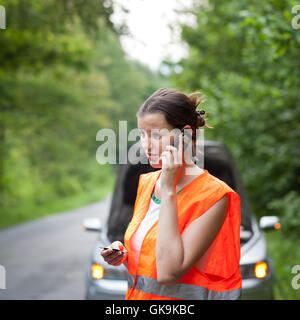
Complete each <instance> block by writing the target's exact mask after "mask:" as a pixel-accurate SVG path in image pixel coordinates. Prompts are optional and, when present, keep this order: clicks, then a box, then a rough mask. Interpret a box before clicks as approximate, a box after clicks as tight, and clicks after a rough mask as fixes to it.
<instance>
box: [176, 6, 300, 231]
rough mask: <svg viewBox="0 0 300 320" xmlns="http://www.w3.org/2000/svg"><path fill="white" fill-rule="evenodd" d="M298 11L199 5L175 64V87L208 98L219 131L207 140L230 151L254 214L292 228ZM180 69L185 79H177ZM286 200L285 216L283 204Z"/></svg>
mask: <svg viewBox="0 0 300 320" xmlns="http://www.w3.org/2000/svg"><path fill="white" fill-rule="evenodd" d="M295 4H296V2H295V1H291V0H284V1H279V0H273V1H268V2H261V1H258V0H255V1H251V2H243V1H238V0H231V1H219V0H210V1H209V2H208V4H207V5H206V4H204V3H203V4H198V6H197V7H195V8H194V15H195V17H196V20H197V26H196V27H190V26H187V25H182V40H183V41H184V42H185V43H187V44H188V46H189V52H190V54H189V56H188V57H187V58H185V59H182V60H181V61H180V62H179V63H177V64H175V65H172V64H171V66H172V67H173V68H174V72H173V74H172V77H171V79H172V83H173V85H174V86H176V87H179V88H182V89H183V90H185V91H187V92H190V91H192V90H198V89H202V90H203V92H204V94H205V95H206V96H207V108H206V110H207V111H208V123H209V124H211V125H212V126H214V129H207V130H206V137H207V138H215V139H218V140H220V141H224V142H225V143H226V144H227V145H228V146H229V147H230V149H231V151H232V152H233V154H234V156H235V159H236V160H237V163H238V166H239V169H240V171H241V173H242V176H243V178H244V181H245V183H246V186H247V189H248V191H249V195H250V198H251V203H252V207H253V210H254V212H255V213H256V214H257V215H258V216H261V215H266V214H277V215H279V216H281V217H282V218H283V221H285V223H287V224H289V222H287V221H288V220H289V218H290V217H291V216H293V217H294V218H295V219H296V220H298V221H299V216H298V215H297V214H296V212H295V209H294V208H296V207H297V205H298V204H299V190H300V179H299V176H300V166H299V160H298V159H299V158H300V148H299V137H300V136H299V135H300V131H299V121H300V105H299V101H300V91H299V88H300V59H299V49H300V32H299V30H296V29H293V28H292V25H291V21H292V17H293V16H292V14H291V9H292V7H293V5H295ZM178 66H180V67H181V69H182V70H183V71H182V72H180V73H179V72H175V71H176V70H178ZM176 68H177V69H176ZM258 186H259V187H258ZM282 199H285V200H284V203H285V204H286V205H287V207H286V208H285V209H283V207H284V205H279V201H282ZM289 201H290V202H292V203H293V204H292V203H288V202H289ZM292 212H293V213H292ZM294 218H293V219H294ZM298 223H299V222H298ZM293 225H294V223H293ZM290 226H291V225H290ZM294 230H295V229H294Z"/></svg>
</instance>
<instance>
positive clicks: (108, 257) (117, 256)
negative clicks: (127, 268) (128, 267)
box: [100, 241, 128, 266]
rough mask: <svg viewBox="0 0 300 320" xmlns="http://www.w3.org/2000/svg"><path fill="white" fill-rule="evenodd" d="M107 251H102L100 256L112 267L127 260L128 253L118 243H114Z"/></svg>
mask: <svg viewBox="0 0 300 320" xmlns="http://www.w3.org/2000/svg"><path fill="white" fill-rule="evenodd" d="M108 248H109V249H107V250H105V249H102V250H101V252H100V254H101V255H102V257H103V258H104V261H105V262H107V263H108V264H111V265H113V266H119V265H121V264H122V263H124V262H125V261H126V260H127V258H128V251H127V250H126V248H125V246H124V245H123V243H122V242H120V241H114V242H113V243H112V244H111V245H110V246H109V247H108ZM113 249H120V251H114V250H113Z"/></svg>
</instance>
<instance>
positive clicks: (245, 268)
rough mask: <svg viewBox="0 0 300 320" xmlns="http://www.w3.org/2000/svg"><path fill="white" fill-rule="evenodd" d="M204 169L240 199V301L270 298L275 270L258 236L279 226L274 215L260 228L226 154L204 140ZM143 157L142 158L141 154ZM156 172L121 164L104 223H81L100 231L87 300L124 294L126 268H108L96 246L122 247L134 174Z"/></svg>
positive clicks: (131, 203) (264, 219)
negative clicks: (225, 184)
mask: <svg viewBox="0 0 300 320" xmlns="http://www.w3.org/2000/svg"><path fill="white" fill-rule="evenodd" d="M204 155H205V156H204V168H205V169H207V170H208V171H209V173H210V174H212V175H214V176H216V177H217V178H219V179H221V180H223V181H225V182H226V183H227V184H228V185H229V186H230V187H231V188H232V189H233V190H235V191H236V192H237V193H238V194H239V196H240V199H241V232H240V243H241V260H240V270H241V274H242V279H243V282H242V299H273V284H274V279H275V275H274V265H273V261H272V259H271V258H270V256H269V255H268V252H267V246H266V239H265V236H264V233H263V231H266V230H275V229H277V228H279V227H280V223H279V219H278V218H277V217H275V216H265V217H262V218H261V219H260V222H259V224H258V223H257V221H256V218H255V215H254V213H253V212H252V210H251V206H250V203H249V200H248V196H247V192H246V189H245V187H244V184H243V182H242V178H241V175H240V173H239V171H238V169H237V166H236V165H235V163H234V160H233V158H232V156H231V154H230V152H229V151H228V148H227V147H226V146H225V145H224V144H223V143H220V142H217V141H214V140H205V144H204ZM145 156H146V155H145ZM155 170H159V169H155V168H152V167H151V165H150V164H149V163H148V164H141V163H139V164H136V165H133V164H130V163H128V164H126V165H120V166H119V169H118V175H117V182H116V186H115V190H114V193H113V196H112V201H111V205H110V210H109V212H108V214H107V219H106V221H104V223H103V222H102V225H101V223H100V220H96V221H95V220H94V219H93V220H92V219H86V220H85V221H84V222H83V227H84V229H85V230H87V231H96V232H99V237H98V239H97V241H96V243H95V246H94V248H93V250H92V254H91V257H90V261H88V263H87V266H86V275H85V277H86V294H85V298H86V299H91V300H95V299H96V300H123V299H124V297H125V293H126V290H127V269H126V267H125V266H123V265H121V266H118V267H114V266H111V265H109V264H107V263H106V262H105V261H104V259H103V258H102V256H101V255H100V247H104V246H108V245H109V244H111V243H112V242H113V241H116V240H119V241H121V242H123V243H124V233H125V231H126V229H127V226H128V224H129V222H130V220H131V218H132V214H133V207H134V202H135V198H136V192H137V186H138V180H139V175H140V174H142V173H147V172H151V171H155Z"/></svg>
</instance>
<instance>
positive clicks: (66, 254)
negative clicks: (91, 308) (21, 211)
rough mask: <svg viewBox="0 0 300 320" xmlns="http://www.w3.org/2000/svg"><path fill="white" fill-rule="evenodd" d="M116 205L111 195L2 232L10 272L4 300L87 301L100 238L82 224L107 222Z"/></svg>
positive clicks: (0, 245)
mask: <svg viewBox="0 0 300 320" xmlns="http://www.w3.org/2000/svg"><path fill="white" fill-rule="evenodd" d="M110 202H111V196H109V197H107V198H106V199H104V200H103V201H101V202H97V203H94V204H92V205H89V206H86V207H84V208H80V209H77V210H72V211H68V212H65V213H60V214H53V215H50V216H47V217H44V218H41V219H38V220H35V221H33V222H29V223H25V224H22V225H18V226H15V227H11V228H8V229H5V230H2V231H0V266H1V265H2V266H3V267H4V268H5V273H6V289H0V300H3V299H14V300H15V299H16V300H23V299H31V300H53V299H57V300H69V299H70V300H80V299H84V293H85V286H84V271H85V268H86V263H87V261H88V259H89V257H90V254H91V251H92V247H93V245H94V243H95V241H96V238H97V236H98V233H97V232H87V231H84V230H83V229H82V227H81V223H82V221H83V219H84V218H88V217H99V218H101V220H102V221H105V219H106V216H107V213H108V210H109V206H110Z"/></svg>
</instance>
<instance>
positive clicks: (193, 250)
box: [101, 88, 242, 300]
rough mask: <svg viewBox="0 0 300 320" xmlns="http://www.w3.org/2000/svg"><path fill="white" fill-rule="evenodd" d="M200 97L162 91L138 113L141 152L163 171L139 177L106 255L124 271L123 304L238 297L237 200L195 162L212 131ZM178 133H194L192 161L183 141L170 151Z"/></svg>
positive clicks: (218, 180)
mask: <svg viewBox="0 0 300 320" xmlns="http://www.w3.org/2000/svg"><path fill="white" fill-rule="evenodd" d="M198 93H199V92H194V93H192V94H190V95H189V96H186V95H185V94H184V93H182V92H180V91H179V90H176V89H166V88H162V89H159V90H157V91H156V92H154V93H153V94H152V95H151V96H150V97H149V98H148V99H147V100H146V101H145V102H144V104H143V105H142V106H141V108H140V109H139V110H138V112H137V120H138V127H139V130H140V131H141V144H142V147H143V149H144V150H145V152H146V154H147V156H148V158H149V161H150V164H151V166H153V167H155V168H161V170H157V171H155V172H150V173H146V174H142V175H140V178H139V185H138V190H137V196H136V201H135V205H134V213H133V217H132V220H131V222H130V224H129V225H128V228H127V230H126V233H125V236H124V243H125V245H123V244H122V243H121V242H119V241H115V242H113V243H112V244H111V245H110V248H109V249H108V250H103V251H101V254H102V256H103V257H104V260H105V261H106V262H107V263H109V264H111V265H114V266H118V265H120V264H122V263H124V265H125V266H126V267H127V269H128V289H127V293H126V297H125V299H141V300H150V299H167V300H171V299H193V300H194V299H200V300H202V299H205V300H206V299H240V296H241V287H242V278H241V273H240V268H239V260H240V237H239V232H240V198H239V196H238V194H237V193H236V192H235V191H234V190H232V189H231V188H230V187H229V186H228V185H227V184H226V183H225V182H223V181H221V180H220V179H218V178H216V177H214V176H213V175H211V174H210V173H209V172H208V171H207V170H205V169H201V168H199V167H198V166H197V165H196V164H195V163H194V162H195V155H196V139H195V138H196V129H197V128H199V127H209V126H208V125H207V124H206V123H205V122H206V119H205V111H204V110H201V111H200V112H199V111H197V110H196V109H197V106H198V105H199V103H201V102H203V99H202V98H198V97H197V94H198ZM154 128H155V129H156V130H157V129H159V131H158V132H157V131H156V132H155V133H154V134H152V135H151V130H152V129H154ZM174 128H175V129H180V130H184V129H190V130H192V155H189V154H186V152H185V151H184V150H185V149H186V142H185V140H184V138H183V136H182V135H179V136H178V137H179V146H178V148H176V146H173V143H174V136H173V135H171V134H170V131H171V130H173V129H174ZM209 128H210V127H209ZM166 129H167V130H166ZM183 132H185V131H183ZM152 133H153V130H152ZM170 142H171V145H170ZM187 169H190V170H191V169H192V171H189V172H192V174H190V173H189V174H188V170H187ZM112 248H119V249H120V252H114V251H113V250H112Z"/></svg>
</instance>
